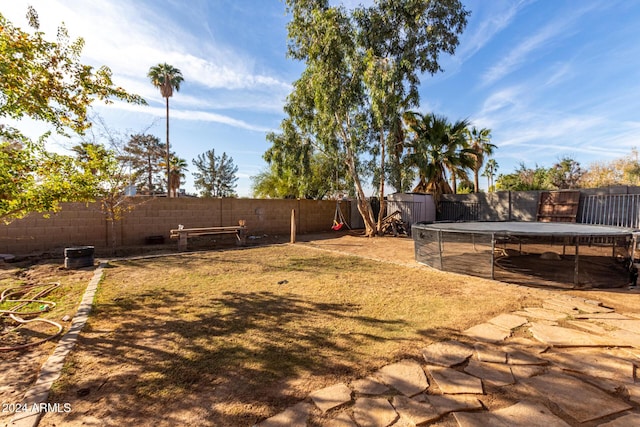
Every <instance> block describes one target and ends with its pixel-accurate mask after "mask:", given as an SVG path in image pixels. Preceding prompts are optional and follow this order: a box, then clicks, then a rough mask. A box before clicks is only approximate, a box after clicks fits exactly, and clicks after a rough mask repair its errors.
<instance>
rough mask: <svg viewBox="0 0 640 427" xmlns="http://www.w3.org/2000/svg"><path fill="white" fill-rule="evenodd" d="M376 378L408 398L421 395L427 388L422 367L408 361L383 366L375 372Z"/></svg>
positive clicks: (427, 384)
mask: <svg viewBox="0 0 640 427" xmlns="http://www.w3.org/2000/svg"><path fill="white" fill-rule="evenodd" d="M376 377H378V378H379V379H380V381H382V382H383V383H385V384H386V385H388V386H390V387H393V388H395V389H396V390H398V391H399V392H400V393H402V394H404V395H405V396H408V397H411V396H415V395H416V394H418V393H422V392H423V391H425V390H426V389H427V387H429V383H428V381H427V376H426V375H425V374H424V370H422V366H420V364H419V363H417V362H415V361H413V360H408V359H405V360H401V361H400V362H398V363H393V364H391V365H387V366H384V367H383V368H381V369H380V370H379V371H378V372H377V374H376Z"/></svg>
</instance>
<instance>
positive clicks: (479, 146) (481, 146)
mask: <svg viewBox="0 0 640 427" xmlns="http://www.w3.org/2000/svg"><path fill="white" fill-rule="evenodd" d="M465 136H466V138H467V141H468V142H469V148H471V150H472V153H471V156H472V157H473V166H472V167H471V169H472V170H473V185H474V192H475V193H477V192H478V191H479V190H480V180H479V175H480V169H482V165H483V164H484V160H485V156H490V155H492V154H493V150H494V149H495V148H496V146H495V145H493V144H491V143H490V142H489V141H491V129H487V128H482V129H478V128H476V127H475V126H474V127H473V128H471V130H469V129H467V130H466V132H465Z"/></svg>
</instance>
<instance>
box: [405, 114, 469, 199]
mask: <svg viewBox="0 0 640 427" xmlns="http://www.w3.org/2000/svg"><path fill="white" fill-rule="evenodd" d="M404 119H405V122H406V123H407V126H408V128H409V131H410V132H411V134H412V135H411V138H410V141H409V143H408V144H407V147H408V148H409V154H408V156H407V157H408V160H409V162H410V163H411V164H412V165H413V166H415V167H417V169H418V171H419V172H418V173H419V176H420V181H419V182H418V185H417V186H416V188H415V189H414V190H413V191H415V192H426V193H431V194H432V195H433V196H434V200H435V201H436V203H437V202H438V200H439V199H440V195H441V194H451V193H453V189H452V188H451V186H450V185H449V183H448V181H447V170H449V171H453V175H454V176H455V175H458V176H461V172H463V171H464V169H466V168H469V167H470V166H471V160H470V156H469V149H468V148H465V145H464V144H465V142H464V130H465V129H466V128H467V126H468V125H469V122H468V121H467V120H459V121H457V122H455V123H453V124H451V123H449V121H448V120H447V118H446V117H444V116H437V115H435V114H433V113H432V114H428V115H422V114H420V113H414V112H408V113H406V114H405V115H404Z"/></svg>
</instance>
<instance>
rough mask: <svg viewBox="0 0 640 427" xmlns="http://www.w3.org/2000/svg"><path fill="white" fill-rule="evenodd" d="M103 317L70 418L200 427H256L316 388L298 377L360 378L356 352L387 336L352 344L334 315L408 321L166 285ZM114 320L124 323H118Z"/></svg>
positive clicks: (87, 344) (375, 323)
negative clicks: (193, 294)
mask: <svg viewBox="0 0 640 427" xmlns="http://www.w3.org/2000/svg"><path fill="white" fill-rule="evenodd" d="M152 301H153V304H151V303H150V302H152ZM203 308H205V309H203ZM94 318H95V320H93V319H92V321H90V322H89V324H88V325H87V328H86V330H85V332H83V334H82V336H81V338H80V340H79V343H78V349H79V350H78V351H77V352H76V353H75V354H74V357H72V360H71V362H69V363H68V364H67V368H66V375H65V376H64V377H63V378H62V381H61V382H60V383H59V386H58V387H57V388H56V390H55V393H54V395H53V396H52V398H50V401H52V402H55V401H57V402H70V403H71V404H72V406H73V407H74V408H77V410H74V411H72V412H71V413H69V414H65V415H64V418H63V420H64V421H65V422H71V421H73V420H76V419H79V418H82V417H84V416H86V411H89V412H91V407H92V403H96V402H100V401H101V402H102V403H108V405H106V407H108V414H104V413H103V414H95V413H94V414H93V415H94V416H97V417H98V418H101V417H102V416H109V417H111V418H113V419H114V421H115V422H116V423H117V424H124V423H126V422H129V421H131V422H134V423H136V424H137V425H140V420H144V419H148V420H154V421H152V422H150V423H149V425H179V424H184V422H185V420H184V419H183V418H181V417H183V416H184V413H185V411H187V412H188V411H191V412H192V415H193V416H195V417H196V418H197V421H195V423H196V424H198V425H234V426H235V425H252V424H253V423H255V422H257V421H260V419H262V418H264V417H267V416H270V415H273V414H274V413H276V412H278V411H280V410H282V409H284V407H285V406H287V405H289V404H292V403H295V402H297V401H299V400H302V399H304V398H305V397H306V395H307V394H308V392H309V391H312V390H309V389H308V388H307V387H309V386H311V387H317V385H316V384H314V383H313V381H311V380H310V379H309V380H308V381H309V384H305V383H304V382H303V383H302V384H297V385H296V380H297V379H302V378H306V377H308V378H311V377H313V378H314V379H315V381H318V380H322V378H323V377H324V378H329V377H331V378H335V377H353V376H358V375H360V374H361V372H359V366H358V364H357V363H355V362H354V360H351V359H350V357H349V352H350V349H351V348H353V347H354V346H355V347H358V346H359V345H366V344H367V342H370V341H373V340H377V339H381V336H378V335H376V334H375V333H373V334H353V335H349V336H348V339H345V338H344V336H342V334H341V331H339V330H335V329H333V326H332V322H333V321H334V320H335V319H347V320H348V321H351V322H356V323H357V324H359V325H367V326H368V327H372V328H373V330H374V331H375V330H377V331H379V332H380V335H382V334H383V332H384V330H385V329H391V328H397V327H401V326H402V325H403V324H404V322H403V321H395V320H393V321H381V320H379V319H375V318H370V317H366V316H361V315H358V307H356V306H354V305H353V304H343V303H313V302H309V301H306V300H303V299H301V298H299V297H298V296H296V295H294V294H288V293H285V294H275V293H272V292H255V293H254V292H225V293H223V294H222V296H221V297H217V298H209V299H205V300H203V301H200V302H199V303H198V304H195V303H194V302H193V300H192V299H191V298H190V297H189V296H188V294H186V293H181V292H169V291H166V290H163V289H159V290H155V291H154V292H145V293H144V294H141V295H138V296H137V297H136V298H131V297H127V298H116V299H115V300H113V301H111V302H109V303H108V304H100V305H99V306H97V307H96V311H95V312H94ZM109 319H119V321H118V322H114V324H115V323H117V324H119V325H118V326H117V327H115V328H112V327H110V324H109ZM309 319H314V322H309ZM98 325H100V326H98ZM81 359H82V360H83V361H84V362H83V364H82V365H80V363H79V361H80V360H81ZM86 361H90V362H88V363H87V362H86ZM85 363H86V364H85ZM321 385H322V386H324V385H326V384H321ZM79 390H86V391H82V392H80V394H85V393H88V394H86V395H83V396H80V395H79V394H78V393H79ZM100 407H105V405H100ZM85 408H86V411H85ZM158 410H162V411H163V415H162V416H160V417H159V416H158V414H157V411H158ZM174 416H175V417H178V418H179V419H178V418H174ZM143 425H144V423H143Z"/></svg>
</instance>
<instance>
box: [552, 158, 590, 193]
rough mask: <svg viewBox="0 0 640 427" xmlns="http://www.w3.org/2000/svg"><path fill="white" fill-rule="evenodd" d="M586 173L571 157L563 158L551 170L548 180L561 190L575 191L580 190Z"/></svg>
mask: <svg viewBox="0 0 640 427" xmlns="http://www.w3.org/2000/svg"><path fill="white" fill-rule="evenodd" d="M584 173H585V171H584V170H583V169H582V167H580V163H579V162H577V161H575V160H574V159H572V158H571V157H563V158H562V159H560V161H559V162H558V163H556V164H554V165H553V166H552V167H551V168H550V169H549V171H548V179H549V182H550V183H551V185H553V186H554V187H556V188H558V189H559V190H566V189H574V188H580V181H581V180H582V176H583V175H584Z"/></svg>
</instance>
